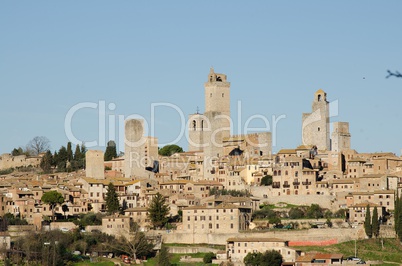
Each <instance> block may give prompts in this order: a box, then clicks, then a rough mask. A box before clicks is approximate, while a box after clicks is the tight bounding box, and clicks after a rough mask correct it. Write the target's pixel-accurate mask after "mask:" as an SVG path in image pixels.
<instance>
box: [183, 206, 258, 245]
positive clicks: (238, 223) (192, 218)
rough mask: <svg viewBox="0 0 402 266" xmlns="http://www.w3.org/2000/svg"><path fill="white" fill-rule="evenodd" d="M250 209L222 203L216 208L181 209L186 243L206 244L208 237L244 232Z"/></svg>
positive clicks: (248, 221)
mask: <svg viewBox="0 0 402 266" xmlns="http://www.w3.org/2000/svg"><path fill="white" fill-rule="evenodd" d="M251 213H252V208H251V207H249V206H238V205H234V204H228V203H222V204H220V205H218V206H193V207H188V208H185V209H183V231H184V232H186V233H188V234H189V239H188V241H189V242H188V243H208V237H209V235H213V234H220V233H225V234H230V233H238V232H239V231H241V230H246V229H247V228H248V225H249V223H250V221H251Z"/></svg>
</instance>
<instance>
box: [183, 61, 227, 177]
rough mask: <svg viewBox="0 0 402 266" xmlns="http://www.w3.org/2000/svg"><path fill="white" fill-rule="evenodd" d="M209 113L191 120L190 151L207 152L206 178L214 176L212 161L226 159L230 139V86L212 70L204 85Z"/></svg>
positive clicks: (192, 116)
mask: <svg viewBox="0 0 402 266" xmlns="http://www.w3.org/2000/svg"><path fill="white" fill-rule="evenodd" d="M204 97H205V113H204V114H199V113H197V114H192V115H190V116H189V123H188V127H189V128H188V135H189V151H203V152H204V177H206V178H208V176H209V175H211V174H213V172H214V168H213V165H212V160H213V159H214V158H217V157H219V156H222V155H223V150H224V149H223V140H224V139H225V138H229V137H230V132H231V130H230V128H231V120H230V83H229V82H228V81H227V77H226V75H224V74H219V73H215V72H214V69H213V68H211V69H210V72H209V74H208V80H207V82H205V83H204Z"/></svg>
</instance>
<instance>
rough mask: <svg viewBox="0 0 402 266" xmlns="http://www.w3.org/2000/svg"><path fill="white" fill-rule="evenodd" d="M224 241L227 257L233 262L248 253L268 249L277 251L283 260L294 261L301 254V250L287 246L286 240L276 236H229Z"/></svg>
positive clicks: (242, 258)
mask: <svg viewBox="0 0 402 266" xmlns="http://www.w3.org/2000/svg"><path fill="white" fill-rule="evenodd" d="M226 242H227V244H226V254H227V258H228V259H230V260H231V261H233V262H243V261H244V258H245V257H246V256H247V254H249V253H257V252H261V253H264V252H266V251H270V250H275V251H277V252H279V253H280V254H281V255H282V257H283V260H284V262H295V261H296V259H297V258H298V257H299V256H300V255H301V251H299V250H295V249H293V248H290V247H289V246H288V241H285V240H281V239H277V238H253V237H250V238H248V237H247V238H246V237H244V238H229V239H228V240H227V241H226Z"/></svg>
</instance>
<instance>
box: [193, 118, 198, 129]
mask: <svg viewBox="0 0 402 266" xmlns="http://www.w3.org/2000/svg"><path fill="white" fill-rule="evenodd" d="M196 127H197V122H196V121H195V120H193V130H195V129H196Z"/></svg>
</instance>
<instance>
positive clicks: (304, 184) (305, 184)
mask: <svg viewBox="0 0 402 266" xmlns="http://www.w3.org/2000/svg"><path fill="white" fill-rule="evenodd" d="M302 184H303V186H310V185H311V182H302Z"/></svg>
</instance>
